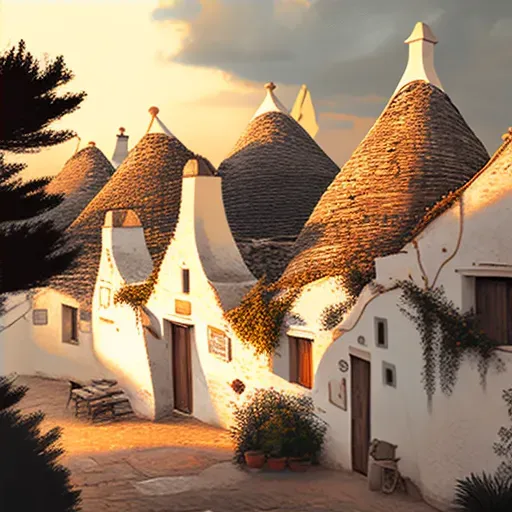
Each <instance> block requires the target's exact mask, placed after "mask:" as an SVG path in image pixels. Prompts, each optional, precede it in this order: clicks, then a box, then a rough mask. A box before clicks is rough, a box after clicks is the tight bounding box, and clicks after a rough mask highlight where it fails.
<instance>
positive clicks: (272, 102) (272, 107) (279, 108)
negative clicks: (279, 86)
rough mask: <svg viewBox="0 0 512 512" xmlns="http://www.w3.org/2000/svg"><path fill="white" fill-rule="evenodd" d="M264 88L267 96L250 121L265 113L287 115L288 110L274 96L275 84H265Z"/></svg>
mask: <svg viewBox="0 0 512 512" xmlns="http://www.w3.org/2000/svg"><path fill="white" fill-rule="evenodd" d="M264 87H265V89H266V90H267V94H266V96H265V99H264V100H263V103H262V104H261V105H260V108H259V109H258V110H257V111H256V113H255V114H254V115H253V116H252V119H255V118H256V117H258V116H260V115H261V114H266V113H267V112H282V113H283V114H286V115H289V113H288V109H287V108H286V107H285V106H284V105H283V104H282V103H281V102H280V101H279V100H278V99H277V98H276V96H275V94H274V90H275V89H276V84H275V83H274V82H267V83H266V84H265V85H264Z"/></svg>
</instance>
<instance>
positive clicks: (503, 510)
mask: <svg viewBox="0 0 512 512" xmlns="http://www.w3.org/2000/svg"><path fill="white" fill-rule="evenodd" d="M454 505H455V507H456V508H455V510H457V511H458V512H510V511H511V510H512V478H503V477H501V476H498V475H493V476H490V475H487V474H486V473H482V476H480V475H475V474H473V473H471V475H470V476H469V477H466V478H464V479H461V480H457V485H456V488H455V500H454Z"/></svg>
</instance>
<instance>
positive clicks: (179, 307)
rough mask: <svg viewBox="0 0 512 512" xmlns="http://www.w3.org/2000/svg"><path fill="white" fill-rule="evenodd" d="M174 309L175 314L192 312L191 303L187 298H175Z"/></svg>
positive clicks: (187, 314)
mask: <svg viewBox="0 0 512 512" xmlns="http://www.w3.org/2000/svg"><path fill="white" fill-rule="evenodd" d="M174 311H175V313H176V314H177V315H186V316H189V315H190V314H191V313H192V304H190V302H188V301H187V300H179V299H176V300H175V301H174Z"/></svg>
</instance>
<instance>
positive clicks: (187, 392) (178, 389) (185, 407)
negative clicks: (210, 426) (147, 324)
mask: <svg viewBox="0 0 512 512" xmlns="http://www.w3.org/2000/svg"><path fill="white" fill-rule="evenodd" d="M172 384H173V393H174V408H175V409H176V410H178V411H181V412H185V413H187V414H192V356H191V343H190V327H185V326H182V325H178V324H172Z"/></svg>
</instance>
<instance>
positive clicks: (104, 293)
mask: <svg viewBox="0 0 512 512" xmlns="http://www.w3.org/2000/svg"><path fill="white" fill-rule="evenodd" d="M100 306H101V307H102V308H105V309H106V308H108V307H110V288H107V287H106V286H101V287H100Z"/></svg>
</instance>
